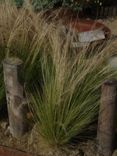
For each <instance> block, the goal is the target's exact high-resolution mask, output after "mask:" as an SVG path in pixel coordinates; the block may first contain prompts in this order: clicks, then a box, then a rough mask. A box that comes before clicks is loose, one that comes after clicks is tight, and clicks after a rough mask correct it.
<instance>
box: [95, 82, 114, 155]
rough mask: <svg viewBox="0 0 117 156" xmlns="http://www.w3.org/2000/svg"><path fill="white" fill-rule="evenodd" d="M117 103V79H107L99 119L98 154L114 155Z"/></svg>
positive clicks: (103, 89)
mask: <svg viewBox="0 0 117 156" xmlns="http://www.w3.org/2000/svg"><path fill="white" fill-rule="evenodd" d="M116 104H117V80H112V81H106V82H105V83H104V84H103V85H102V95H101V105H100V112H99V121H98V132H97V141H98V151H97V152H98V154H97V156H112V152H113V141H114V134H115V127H114V126H115V111H116Z"/></svg>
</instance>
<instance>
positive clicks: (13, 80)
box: [3, 58, 28, 138]
mask: <svg viewBox="0 0 117 156" xmlns="http://www.w3.org/2000/svg"><path fill="white" fill-rule="evenodd" d="M22 63H23V62H22V61H21V60H20V59H18V58H7V59H5V60H4V61H3V70H4V82H5V88H6V98H7V108H8V116H9V128H10V133H11V134H12V135H13V136H14V137H16V138H18V137H21V136H22V135H23V134H25V132H27V131H28V121H27V119H26V115H27V112H28V106H27V104H26V100H25V98H24V95H23V92H24V91H23V86H22V85H21V84H20V79H19V75H20V71H21V66H22Z"/></svg>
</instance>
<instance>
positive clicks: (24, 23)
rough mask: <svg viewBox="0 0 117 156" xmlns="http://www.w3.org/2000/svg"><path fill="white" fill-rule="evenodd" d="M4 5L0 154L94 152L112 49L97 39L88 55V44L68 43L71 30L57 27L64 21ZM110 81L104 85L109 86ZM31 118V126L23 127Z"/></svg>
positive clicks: (74, 155)
mask: <svg viewBox="0 0 117 156" xmlns="http://www.w3.org/2000/svg"><path fill="white" fill-rule="evenodd" d="M2 7H3V8H0V11H1V14H2V12H3V11H4V7H6V6H4V5H3V6H2ZM7 7H8V9H6V10H5V14H2V15H3V16H2V17H0V22H1V24H0V32H1V36H0V46H1V54H2V53H3V56H2V55H1V58H0V59H1V62H3V68H2V64H1V66H0V67H1V68H0V69H1V70H0V72H1V73H0V74H1V75H0V76H1V77H0V78H1V83H0V88H1V91H3V95H1V98H2V99H4V98H5V95H6V97H7V98H6V99H7V106H8V117H6V118H4V119H1V121H0V145H1V146H0V154H1V155H2V156H7V155H9V156H10V154H9V152H10V153H11V154H14V155H15V153H17V154H16V156H20V155H21V156H25V155H26V156H28V155H29V156H30V155H33V156H34V155H39V156H60V155H61V156H96V152H97V148H98V144H97V140H96V132H97V116H98V111H99V104H100V102H99V101H100V97H101V90H100V88H101V86H102V84H103V83H104V82H105V80H107V79H112V78H113V77H115V75H116V72H114V71H113V70H112V69H110V68H109V67H108V64H107V60H108V59H109V58H110V57H111V56H112V52H113V53H114V52H116V49H114V50H112V51H111V49H113V44H110V45H111V46H110V47H109V48H108V46H107V47H104V49H103V50H102V47H101V48H100V47H99V48H98V46H97V45H96V47H93V49H92V51H91V52H90V53H88V55H87V49H83V48H81V49H79V48H76V49H74V48H71V45H72V39H71V32H69V31H68V32H67V33H63V30H62V31H61V29H60V28H61V27H62V26H63V23H62V25H61V22H60V23H59V22H58V23H57V21H56V20H55V21H54V19H53V21H52V22H50V21H49V22H48V20H47V21H46V20H45V19H44V18H43V17H44V16H40V15H39V14H37V13H34V12H32V10H30V9H29V10H25V9H24V8H23V9H21V8H20V10H17V8H16V7H15V6H11V5H8V6H7ZM7 11H8V12H7ZM21 11H22V12H21ZM3 19H4V20H3ZM3 21H4V22H3ZM113 23H114V22H113ZM2 24H4V25H2ZM107 24H108V23H107ZM114 24H116V22H115V23H114ZM110 29H113V27H112V28H111V27H110ZM113 34H115V32H114V31H113ZM72 37H73V39H75V40H76V41H78V40H77V36H75V38H74V36H72ZM2 48H3V49H2ZM89 48H90V47H89ZM2 50H3V51H2ZM89 51H90V50H89ZM89 51H88V52H89ZM90 54H91V55H90ZM76 56H77V57H76ZM5 58H7V59H5ZM17 58H18V59H17ZM3 60H4V61H3ZM6 60H7V61H6ZM21 60H23V62H24V63H23V62H22V61H21ZM17 61H18V62H20V63H18V64H17ZM3 71H4V81H3ZM20 78H21V79H20ZM4 82H5V84H4ZM111 82H113V81H109V86H107V87H110V86H111V85H112V88H113V86H114V85H113V83H111ZM105 84H107V83H105ZM4 86H5V87H4ZM114 87H116V86H114ZM5 89H6V93H5ZM105 90H106V89H105ZM114 91H115V90H114ZM114 95H115V94H114ZM114 97H115V96H114ZM109 100H110V99H109ZM109 102H111V101H109ZM113 103H114V104H115V102H113ZM107 104H108V102H107ZM4 105H5V103H4ZM25 106H26V107H25ZM27 106H28V109H27ZM29 108H30V109H29ZM107 108H108V107H107ZM113 108H114V107H113ZM25 111H26V112H25ZM107 111H108V110H107ZM112 111H113V112H114V109H113V110H112ZM5 114H7V113H6V112H5ZM104 115H105V114H104ZM111 116H112V119H113V115H112V114H111ZM8 118H9V123H8V121H7V120H8ZM101 120H103V119H101ZM24 123H26V124H24ZM29 123H30V124H31V126H32V125H33V126H32V127H33V128H32V129H30V131H27V130H29V129H28V124H29ZM95 124H96V125H95ZM112 124H113V123H112ZM19 125H20V126H19ZM26 125H27V126H26ZM92 125H93V126H92ZM25 126H26V129H24V128H25ZM91 126H92V127H91ZM106 126H108V121H107V125H106ZM25 130H26V131H25ZM89 132H90V133H89ZM107 132H108V131H107ZM111 132H114V131H113V130H112V131H111ZM11 133H12V135H11ZM16 133H17V134H20V135H21V136H20V137H17V135H15V134H16ZM24 133H25V134H24ZM107 137H108V136H107ZM111 139H112V138H110V140H111ZM110 142H111V141H110ZM110 142H109V144H110ZM107 144H108V142H107ZM110 146H112V145H110ZM6 147H9V148H11V149H9V148H6ZM115 148H116V147H115ZM15 149H16V150H15ZM109 150H110V149H109ZM18 151H19V152H18ZM21 151H24V152H21ZM5 152H6V155H5ZM110 152H112V151H110ZM26 153H29V154H26ZM30 153H31V154H30Z"/></svg>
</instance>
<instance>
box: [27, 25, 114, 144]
mask: <svg viewBox="0 0 117 156" xmlns="http://www.w3.org/2000/svg"><path fill="white" fill-rule="evenodd" d="M59 29H60V26H59V28H58V29H57V30H55V31H54V32H53V33H51V34H50V36H49V43H50V46H51V50H50V53H48V54H47V53H46V49H45V53H46V54H45V55H43V56H42V57H41V60H40V63H41V70H42V71H41V72H42V79H43V82H42V86H41V89H42V90H41V92H40V91H39V88H37V86H35V87H34V92H33V93H32V94H31V98H30V97H29V98H30V99H31V104H30V106H31V108H32V112H33V115H34V119H35V122H36V123H37V125H38V132H39V134H40V135H41V136H42V137H43V138H44V139H45V140H46V142H48V143H49V144H51V145H64V144H67V143H69V142H70V140H71V139H72V138H75V137H76V136H77V139H78V138H79V139H81V137H82V135H81V134H83V132H85V131H86V130H87V129H88V128H89V125H90V124H92V123H93V122H94V121H96V120H97V115H98V107H99V101H100V92H101V91H100V87H101V84H102V83H103V82H104V81H105V80H107V79H110V78H112V77H113V75H114V74H115V73H112V72H111V70H110V68H109V67H108V65H107V64H106V61H107V59H108V58H109V56H110V55H112V49H111V48H110V47H111V46H106V47H105V48H103V49H102V48H94V47H92V51H91V48H90V51H88V48H83V49H82V50H78V49H74V48H72V37H71V34H70V33H69V32H68V34H67V36H66V37H65V38H64V40H63V39H61V35H60V34H59V33H58V31H59ZM73 38H74V36H73ZM95 50H96V51H95ZM87 52H88V53H90V54H91V55H90V54H88V56H87Z"/></svg>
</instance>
